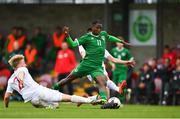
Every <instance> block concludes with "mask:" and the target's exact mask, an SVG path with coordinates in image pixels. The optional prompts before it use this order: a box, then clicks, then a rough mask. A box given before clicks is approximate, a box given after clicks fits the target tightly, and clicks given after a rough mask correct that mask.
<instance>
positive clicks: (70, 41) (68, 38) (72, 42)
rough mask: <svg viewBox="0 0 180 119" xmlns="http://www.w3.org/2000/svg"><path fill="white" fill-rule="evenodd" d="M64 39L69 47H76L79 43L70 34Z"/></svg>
mask: <svg viewBox="0 0 180 119" xmlns="http://www.w3.org/2000/svg"><path fill="white" fill-rule="evenodd" d="M66 41H67V43H68V44H69V46H70V47H77V46H78V45H79V44H78V42H77V40H75V41H73V40H72V38H71V37H70V36H67V37H66Z"/></svg>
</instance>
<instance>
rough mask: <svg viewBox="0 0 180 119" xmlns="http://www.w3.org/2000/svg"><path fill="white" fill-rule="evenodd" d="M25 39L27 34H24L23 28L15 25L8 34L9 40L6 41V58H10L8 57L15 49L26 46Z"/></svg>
mask: <svg viewBox="0 0 180 119" xmlns="http://www.w3.org/2000/svg"><path fill="white" fill-rule="evenodd" d="M25 40H26V36H25V35H24V34H23V28H21V27H19V28H18V27H13V28H12V32H11V33H10V34H9V35H8V37H7V41H6V43H5V48H6V56H5V57H6V59H8V57H9V56H10V55H11V54H12V53H13V51H15V50H17V49H18V50H20V49H23V47H24V46H25ZM14 48H16V49H14ZM15 52H17V51H15Z"/></svg>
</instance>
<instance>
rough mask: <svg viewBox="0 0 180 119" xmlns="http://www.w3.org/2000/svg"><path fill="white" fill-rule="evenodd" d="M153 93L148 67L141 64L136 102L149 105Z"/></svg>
mask: <svg viewBox="0 0 180 119" xmlns="http://www.w3.org/2000/svg"><path fill="white" fill-rule="evenodd" d="M152 92H153V80H152V75H151V69H150V66H149V65H148V64H147V63H145V64H143V67H142V70H141V73H140V75H139V79H138V85H137V89H136V101H137V102H138V103H145V104H147V103H151V100H152V99H151V98H152Z"/></svg>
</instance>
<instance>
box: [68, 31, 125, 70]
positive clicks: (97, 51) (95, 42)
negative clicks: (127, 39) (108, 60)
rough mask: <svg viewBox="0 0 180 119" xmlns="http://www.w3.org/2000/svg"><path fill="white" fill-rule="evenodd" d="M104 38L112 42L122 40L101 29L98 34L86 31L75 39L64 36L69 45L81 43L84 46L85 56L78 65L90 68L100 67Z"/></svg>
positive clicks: (104, 46) (75, 45) (102, 58)
mask: <svg viewBox="0 0 180 119" xmlns="http://www.w3.org/2000/svg"><path fill="white" fill-rule="evenodd" d="M106 40H109V41H112V42H122V40H120V39H119V38H116V37H114V36H111V35H109V34H107V32H105V31H101V32H100V34H99V35H93V34H92V32H89V33H86V34H85V35H83V36H82V37H80V38H78V39H77V40H76V41H73V40H72V39H71V37H70V36H68V37H67V38H66V41H67V43H68V44H69V45H70V47H77V46H78V45H82V46H83V47H84V49H85V50H86V56H85V57H84V59H83V60H82V62H81V63H80V65H82V66H87V67H92V68H93V67H102V62H103V60H104V53H105V48H106Z"/></svg>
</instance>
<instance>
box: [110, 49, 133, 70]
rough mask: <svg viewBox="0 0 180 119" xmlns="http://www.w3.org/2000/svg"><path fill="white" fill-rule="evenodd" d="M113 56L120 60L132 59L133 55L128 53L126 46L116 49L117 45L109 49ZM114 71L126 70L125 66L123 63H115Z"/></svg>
mask: <svg viewBox="0 0 180 119" xmlns="http://www.w3.org/2000/svg"><path fill="white" fill-rule="evenodd" d="M111 54H112V56H113V57H115V58H118V59H121V60H132V59H133V57H132V55H131V54H130V52H129V50H128V49H126V48H123V49H118V48H117V47H115V48H113V49H112V51H111ZM115 66H116V68H115V72H120V71H121V70H127V67H126V66H125V65H123V64H115Z"/></svg>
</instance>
